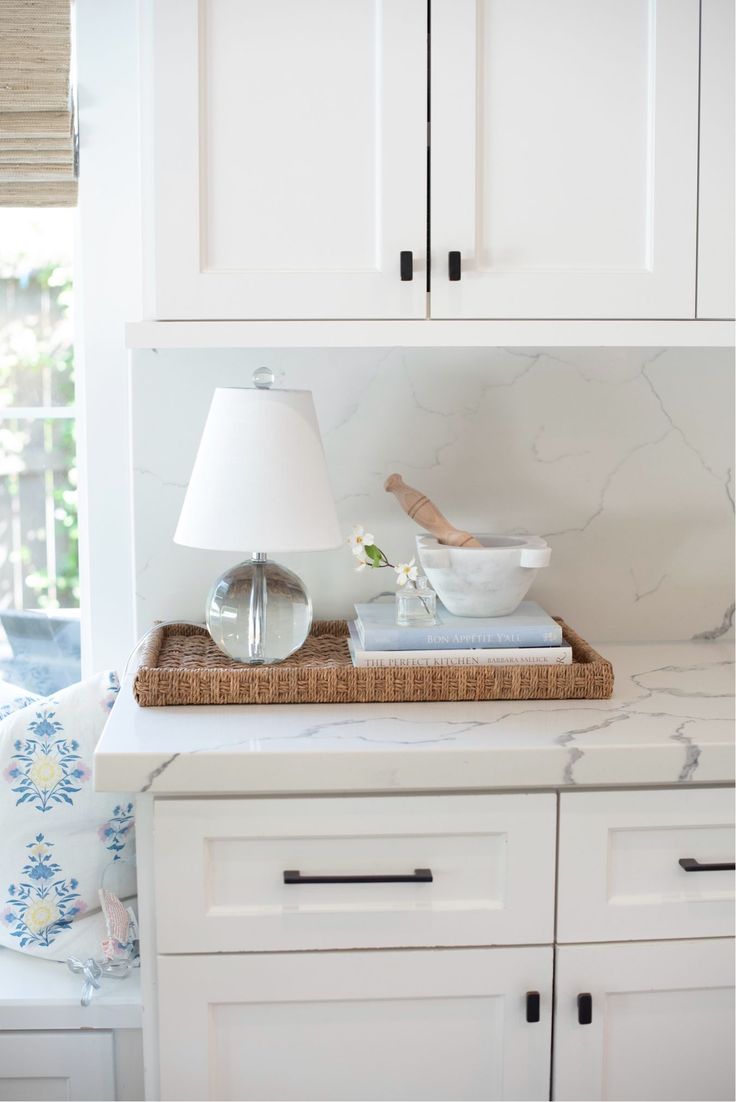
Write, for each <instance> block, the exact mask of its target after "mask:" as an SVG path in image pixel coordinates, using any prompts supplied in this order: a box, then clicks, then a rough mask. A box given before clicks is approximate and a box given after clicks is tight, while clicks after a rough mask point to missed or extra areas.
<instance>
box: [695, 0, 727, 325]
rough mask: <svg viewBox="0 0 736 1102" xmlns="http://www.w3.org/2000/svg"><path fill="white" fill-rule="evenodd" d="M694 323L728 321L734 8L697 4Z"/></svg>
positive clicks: (715, 1) (719, 2)
mask: <svg viewBox="0 0 736 1102" xmlns="http://www.w3.org/2000/svg"><path fill="white" fill-rule="evenodd" d="M702 19H703V29H702V43H701V74H700V195H699V199H700V202H699V223H698V229H699V232H698V317H699V318H732V317H733V315H734V130H735V129H736V119H735V118H734V95H733V81H734V6H733V0H703V14H702Z"/></svg>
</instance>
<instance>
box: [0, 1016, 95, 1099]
mask: <svg viewBox="0 0 736 1102" xmlns="http://www.w3.org/2000/svg"><path fill="white" fill-rule="evenodd" d="M114 1098H115V1064H114V1056H113V1040H112V1033H110V1032H109V1031H106V1030H102V1031H97V1030H95V1031H89V1032H84V1033H82V1032H72V1031H69V1032H64V1031H61V1032H48V1033H25V1032H18V1033H15V1032H13V1033H0V1100H2V1102H24V1100H25V1099H28V1100H29V1102H56V1100H57V1099H59V1102H61V1100H62V1099H63V1100H67V1099H74V1100H75V1102H85V1100H88V1099H89V1100H92V1102H94V1100H97V1102H104V1100H105V1099H114Z"/></svg>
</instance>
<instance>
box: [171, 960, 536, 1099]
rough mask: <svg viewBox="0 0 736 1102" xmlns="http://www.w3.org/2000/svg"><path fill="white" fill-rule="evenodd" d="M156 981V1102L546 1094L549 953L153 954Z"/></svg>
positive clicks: (489, 1097) (509, 1097)
mask: <svg viewBox="0 0 736 1102" xmlns="http://www.w3.org/2000/svg"><path fill="white" fill-rule="evenodd" d="M158 981H159V1045H160V1067H161V1098H162V1099H165V1100H166V1099H179V1100H184V1099H223V1100H225V1099H239V1100H246V1099H260V1100H263V1102H268V1100H272V1099H279V1100H282V1099H283V1100H286V1099H298V1100H301V1102H307V1100H311V1099H316V1100H322V1102H328V1100H331V1099H338V1100H341V1102H352V1100H355V1099H365V1100H372V1102H380V1100H382V1099H389V1100H394V1102H398V1100H401V1099H418V1100H423V1102H429V1100H431V1099H451V1100H463V1099H483V1100H486V1102H488V1100H492V1099H533V1100H540V1099H545V1098H548V1097H549V1075H550V1066H549V1065H550V1035H551V1010H552V1006H551V1002H552V949H551V947H545V946H540V947H535V948H513V949H436V950H421V949H416V950H394V951H373V952H370V951H369V952H333V953H270V954H264V955H255V954H254V955H233V956H227V955H219V956H199V957H196V956H190V957H176V956H169V957H166V956H162V957H159V971H158ZM527 993H530V994H531V997H529V998H528V997H527ZM534 993H538V994H539V999H538V1000H537V999H536V998H535V997H534ZM529 1019H531V1020H529ZM536 1019H538V1020H536Z"/></svg>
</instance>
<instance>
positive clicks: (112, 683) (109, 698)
mask: <svg viewBox="0 0 736 1102" xmlns="http://www.w3.org/2000/svg"><path fill="white" fill-rule="evenodd" d="M119 692H120V681H119V680H118V675H117V674H116V673H115V671H114V670H110V672H109V673H108V675H107V688H106V689H105V695H104V696H103V698H102V700H101V702H100V703H101V706H102V710H103V711H104V712H111V711H112V706H113V704H114V703H115V700H116V698H117V695H118V693H119Z"/></svg>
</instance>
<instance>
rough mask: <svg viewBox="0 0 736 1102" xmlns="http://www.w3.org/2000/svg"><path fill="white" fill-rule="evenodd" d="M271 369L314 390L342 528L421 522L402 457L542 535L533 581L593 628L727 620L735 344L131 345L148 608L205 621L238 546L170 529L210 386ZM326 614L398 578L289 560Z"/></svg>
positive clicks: (578, 624)
mask: <svg viewBox="0 0 736 1102" xmlns="http://www.w3.org/2000/svg"><path fill="white" fill-rule="evenodd" d="M262 363H268V364H269V365H270V366H272V367H273V368H274V369H275V370H276V371H277V373H280V374H281V379H282V385H283V382H286V383H288V385H290V386H294V387H305V388H309V389H311V390H313V392H314V396H315V403H316V406H317V411H318V415H319V417H320V422H321V425H322V428H323V433H324V439H325V448H326V452H327V458H328V464H329V469H330V474H331V478H332V482H333V489H334V492H335V497H336V500H337V502H338V511H339V515H340V518H341V521H342V523H343V525H344V529H345V532H346V534H347V533H348V532H349V531H350V528H351V526H352V524H353V523H356V522H357V523H363V524H366V525H367V526H369V527H370V530H371V531H373V532H374V533H375V534H376V535H377V537H379V539H380V542H381V545H382V546H384V547H385V548H386V550H387V551H388V552H389V553H390V554H392V555H395V556H396V559H399V560H400V559H402V558H405V557H408V556H409V555H411V554H412V553H413V545H414V534H415V531H416V529H415V527H414V526H413V525H412V523H411V522H410V521H409V520H408V519H407V518H406V517H405V516H404V515H403V514H402V513H401V512H400V510H399V509H398V507H397V505H396V502H395V501H394V500H393V499H392V498H391V497H390V496H389V495H387V494H385V493H384V492H383V489H382V484H383V480H384V478H385V476H386V474H388V473H390V472H391V471H393V470H397V471H400V472H401V473H402V474H404V476H405V478H406V479H407V481H409V482H414V483H415V484H416V485H417V486H419V487H420V488H421V489H423V490H424V491H426V492H427V493H429V494H430V495H431V496H433V497H434V498H435V500H436V501H437V503H438V504H439V505H440V507H441V508H442V509H443V510H444V511H445V512H446V513H447V514H448V515H449V516H450V517H451V518H452V519H453V520H454V521H455V522H456V523H457V524H459V525H460V526H462V527H465V528H468V529H475V530H477V531H491V530H497V531H499V532H506V533H512V532H531V533H538V534H541V535H543V536H545V538H546V539H548V540H549V542H550V544H551V545H552V549H553V553H552V563H551V565H550V567H549V568H548V569H547V570H545V571H543V572H541V573H540V575H539V576H538V578H537V580H536V581H535V584H534V587H533V590H532V593H531V595H532V596H534V597H535V598H536V599H537V600H539V601H540V602H541V603H542V604H543V605H544V606H545V607H547V608H548V609H549V611H550V612H552V613H555V614H559V615H563V616H564V617H565V618H566V619H567V620H568V621H569V622H570V623H571V624H572V625H573V626H574V627H575V628H576V629H577V630H579V631H580V632H582V634H583V635H585V636H587V637H588V638H596V639H599V640H621V641H626V640H648V639H662V640H685V639H690V638H697V639H703V640H708V639H710V640H713V639H718V638H722V637H724V636H726V635H730V634H731V633H732V629H733V607H734V606H733V592H732V541H733V520H734V517H733V508H734V491H733V458H732V455H733V379H734V370H733V353H732V352H731V351H730V350H728V349H659V350H657V349H654V350H653V349H651V348H649V349H631V348H629V349H611V348H608V349H595V348H587V349H581V348H576V349H557V348H555V349H538V348H537V349H502V348H496V349H435V350H433V349H416V350H412V349H331V350H282V351H278V350H275V351H274V350H272V349H271V350H268V351H264V352H258V351H252V350H250V351H245V350H244V351H233V350H220V351H201V350H199V351H196V350H188V351H168V350H167V351H160V352H151V351H148V352H146V351H138V352H135V353H134V354H133V367H132V380H133V385H132V424H133V460H132V462H133V466H134V514H135V555H136V584H137V610H138V621H139V627H140V630H141V631H142V630H144V629H145V628H146V627H147V626H148V625H149V624H150V623H151V622H152V621H153V620H154V619H169V618H175V617H181V618H185V619H196V620H201V618H202V614H203V613H202V609H203V603H204V598H205V595H206V592H207V589H208V586H209V584H210V583H211V581H212V580H213V578H214V577H215V576H216V575H217V573H219V572H220V571H221V570H222V569H224V568H225V567H226V566H228V565H231V564H232V559H233V557H232V555H229V554H224V555H223V554H219V553H215V552H205V551H196V550H193V549H191V548H185V547H177V546H175V545H174V544H173V542H172V535H173V531H174V527H175V525H176V520H177V517H178V512H179V509H180V506H181V502H182V499H183V494H184V488H185V486H186V483H187V479H188V477H189V471H190V469H191V464H192V461H193V457H194V453H195V450H196V446H197V443H198V439H199V434H200V432H201V428H202V425H203V423H204V419H205V416H206V413H207V408H208V405H209V401H210V397H211V393H212V390H213V388H214V387H215V386H218V385H225V386H238V385H248V384H249V382H250V378H251V375H252V371H253V369H254V368H255V367H256V366H258V365H259V364H262ZM281 558H283V561H284V562H285V564H286V565H288V566H291V567H292V568H293V569H295V570H297V572H298V573H300V574H301V575H302V576H303V577H304V579H305V581H306V583H307V585H308V587H309V589H310V592H311V593H312V596H313V599H314V602H315V608H316V612H317V615H319V616H324V617H332V616H342V615H345V614H347V613H349V611H350V609H351V607H352V604H353V602H354V601H356V600H369V599H370V598H371V597H373V596H374V595H375V594H376V593H379V592H380V591H382V590H385V589H387V588H390V586H391V579H388V578H387V577H386V576H385V574H384V573H383V572H370V571H364V572H363V573H362V574H360V575H356V574H355V573H354V571H353V563H352V557H351V556H350V555H349V554H348V553H347V552H346V551H344V550H342V549H341V550H337V551H333V552H322V553H318V554H312V555H298V556H297V555H289V556H287V555H285V556H281Z"/></svg>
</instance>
